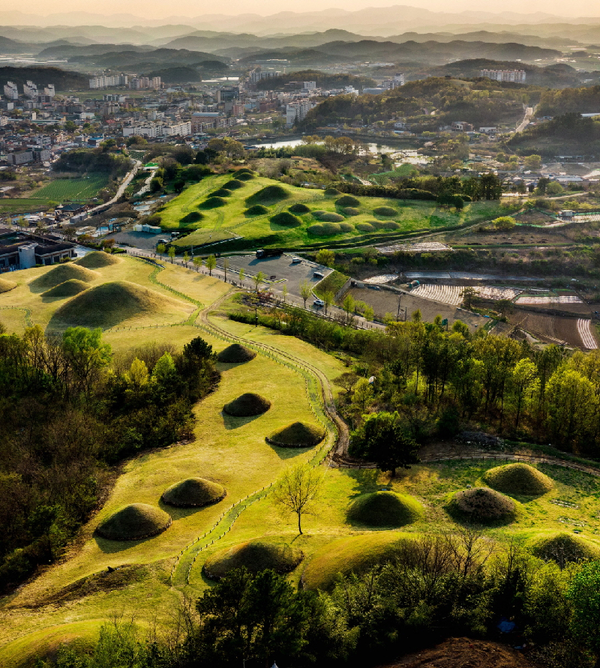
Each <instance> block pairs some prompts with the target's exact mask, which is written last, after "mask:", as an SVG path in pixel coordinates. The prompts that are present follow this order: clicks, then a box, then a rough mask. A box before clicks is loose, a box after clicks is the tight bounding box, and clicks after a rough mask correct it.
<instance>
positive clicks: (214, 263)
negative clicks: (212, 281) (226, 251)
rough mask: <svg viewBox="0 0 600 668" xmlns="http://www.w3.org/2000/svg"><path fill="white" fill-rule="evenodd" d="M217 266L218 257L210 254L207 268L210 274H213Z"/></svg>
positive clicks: (207, 259)
mask: <svg viewBox="0 0 600 668" xmlns="http://www.w3.org/2000/svg"><path fill="white" fill-rule="evenodd" d="M216 266H217V258H216V257H215V256H214V255H209V256H208V257H207V258H206V268H207V269H208V274H209V276H212V273H213V269H214V268H215V267H216Z"/></svg>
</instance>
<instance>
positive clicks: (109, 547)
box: [94, 532, 160, 554]
mask: <svg viewBox="0 0 600 668" xmlns="http://www.w3.org/2000/svg"><path fill="white" fill-rule="evenodd" d="M157 535H160V534H157ZM153 538H156V536H148V537H147V538H140V539H139V540H110V539H109V538H103V537H102V536H100V535H99V534H98V533H96V532H94V540H95V541H96V545H97V546H98V547H99V548H100V550H101V551H102V552H104V554H116V553H117V552H124V551H125V550H129V549H130V548H132V547H137V546H138V545H142V544H143V543H146V542H147V541H149V540H152V539H153Z"/></svg>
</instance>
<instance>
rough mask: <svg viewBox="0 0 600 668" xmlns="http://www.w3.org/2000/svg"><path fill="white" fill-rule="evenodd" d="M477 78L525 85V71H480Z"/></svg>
mask: <svg viewBox="0 0 600 668" xmlns="http://www.w3.org/2000/svg"><path fill="white" fill-rule="evenodd" d="M479 76H480V77H486V78H488V79H492V80H494V81H509V82H512V83H525V80H526V79H527V73H526V72H525V70H480V72H479Z"/></svg>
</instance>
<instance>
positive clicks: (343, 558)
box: [302, 531, 414, 589]
mask: <svg viewBox="0 0 600 668" xmlns="http://www.w3.org/2000/svg"><path fill="white" fill-rule="evenodd" d="M413 541H414V536H412V535H409V534H403V533H400V532H397V531H382V532H373V533H369V534H366V535H362V536H351V537H349V538H341V539H340V540H335V541H333V542H332V543H329V544H328V545H325V546H324V547H322V548H321V549H320V550H318V551H317V552H316V553H315V555H314V556H313V557H312V559H311V560H310V562H309V563H308V565H307V566H306V568H305V569H304V573H302V584H303V585H304V587H305V588H306V589H329V588H331V587H332V586H333V583H334V581H335V579H336V578H337V576H338V574H341V575H348V574H350V573H364V572H365V571H368V570H369V569H370V568H373V567H374V566H376V565H377V564H383V563H386V562H388V561H392V560H394V559H395V558H398V557H399V556H400V555H402V554H403V553H405V552H406V551H407V550H409V549H410V546H411V545H412V544H413Z"/></svg>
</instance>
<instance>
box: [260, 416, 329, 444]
mask: <svg viewBox="0 0 600 668" xmlns="http://www.w3.org/2000/svg"><path fill="white" fill-rule="evenodd" d="M324 438H325V430H324V429H323V428H322V427H318V426H317V425H314V424H307V423H306V422H293V423H292V424H288V425H287V427H282V428H281V429H277V430H276V431H274V432H273V433H272V434H271V435H270V436H267V443H271V445H278V446H279V447H281V448H312V447H313V446H314V445H317V444H318V443H320V442H321V441H322V440H323V439H324Z"/></svg>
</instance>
